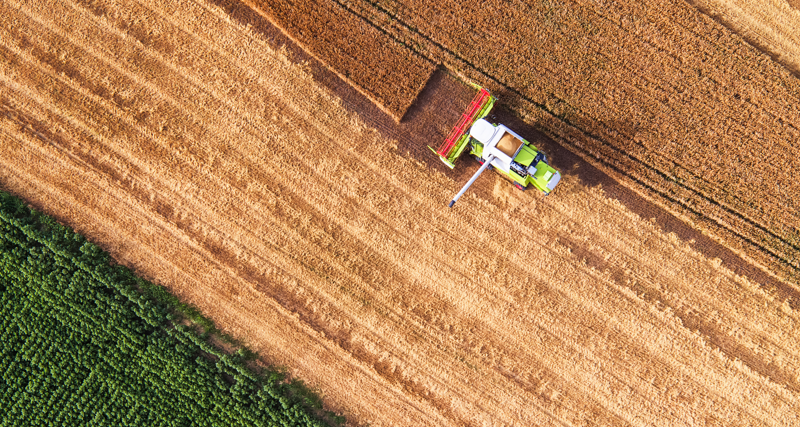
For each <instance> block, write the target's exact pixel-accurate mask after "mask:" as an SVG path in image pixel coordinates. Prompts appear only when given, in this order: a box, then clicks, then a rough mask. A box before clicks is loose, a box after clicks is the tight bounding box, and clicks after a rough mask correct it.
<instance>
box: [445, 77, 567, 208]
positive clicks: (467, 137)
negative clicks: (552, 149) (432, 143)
mask: <svg viewBox="0 0 800 427" xmlns="http://www.w3.org/2000/svg"><path fill="white" fill-rule="evenodd" d="M476 88H477V89H479V92H478V94H477V95H476V96H475V98H474V99H473V100H472V102H471V103H470V104H469V107H467V111H465V112H464V114H462V115H461V119H459V121H458V123H457V124H456V126H455V127H454V128H453V130H452V131H451V132H450V135H449V136H448V137H447V139H445V141H444V143H443V144H442V145H440V146H439V148H438V149H437V150H434V149H433V148H431V150H433V151H434V152H435V153H436V154H437V155H438V156H439V158H440V159H441V160H442V162H444V164H446V165H447V166H448V167H449V168H450V169H452V168H454V167H455V162H456V160H458V158H459V157H460V156H461V154H463V153H464V152H465V151H466V149H467V148H469V153H470V154H472V155H473V156H475V158H476V159H477V160H478V162H479V163H481V167H480V169H478V171H477V172H475V174H474V175H473V176H472V178H471V179H470V180H469V181H468V182H467V183H466V184H464V187H463V188H461V191H459V192H458V194H456V195H455V197H453V200H451V201H450V204H449V207H451V208H452V207H453V205H454V204H455V203H456V201H457V200H458V199H459V198H460V197H461V196H462V195H464V193H465V192H466V191H467V189H468V188H469V187H470V186H471V185H472V184H473V183H474V182H475V180H477V179H478V177H479V176H480V175H481V174H482V173H483V171H485V170H486V169H489V168H492V169H495V170H496V171H498V172H500V173H501V174H502V175H505V176H507V177H508V178H510V179H511V181H512V182H513V183H514V186H516V187H517V188H519V189H520V190H523V191H524V190H526V189H527V188H528V186H529V185H532V186H533V187H535V188H537V189H539V190H541V191H543V192H544V194H545V195H548V194H550V192H551V191H553V189H554V188H555V187H556V185H557V184H558V182H559V181H560V180H561V174H560V173H559V172H558V171H557V170H555V169H554V168H553V167H551V166H550V164H549V163H548V162H547V156H545V154H544V153H543V152H542V151H540V150H538V149H537V148H536V147H535V146H533V144H531V143H530V142H528V141H526V140H525V139H524V138H522V137H521V136H519V135H517V134H516V133H514V132H513V131H511V129H509V128H507V127H505V126H504V125H501V124H492V123H489V122H488V121H487V120H485V119H484V117H486V116H487V115H488V114H489V112H490V111H491V110H492V107H493V106H494V103H495V101H497V98H495V97H494V96H492V95H491V94H490V93H489V91H488V90H486V89H484V88H482V87H480V86H476Z"/></svg>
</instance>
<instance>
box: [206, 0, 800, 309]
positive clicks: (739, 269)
mask: <svg viewBox="0 0 800 427" xmlns="http://www.w3.org/2000/svg"><path fill="white" fill-rule="evenodd" d="M211 1H212V3H214V4H216V5H217V6H219V7H221V8H222V9H224V10H225V11H226V12H227V13H228V15H229V16H230V17H231V18H232V19H234V20H235V21H238V22H240V23H242V24H244V25H249V26H250V28H251V30H252V31H254V32H256V33H260V34H262V35H263V36H265V38H266V39H267V40H268V41H269V42H270V44H271V45H272V46H273V47H274V48H276V49H279V48H284V49H286V52H287V54H288V56H289V59H290V60H292V61H293V62H295V63H302V64H305V66H306V67H307V69H309V70H310V72H311V73H312V75H313V77H314V79H315V81H317V82H318V83H320V84H321V85H323V86H324V87H326V88H327V89H328V90H330V91H331V92H332V93H333V94H335V95H336V96H337V97H339V98H340V99H341V100H342V103H343V105H344V107H345V108H346V109H347V110H349V111H351V112H354V113H356V114H358V116H359V117H360V118H361V119H362V120H363V122H364V123H365V124H366V125H368V126H371V127H373V128H374V129H376V130H378V131H379V132H380V133H381V135H382V136H384V137H385V138H388V139H392V140H395V141H396V143H397V151H398V153H399V154H400V155H404V156H407V157H409V158H413V159H415V160H416V161H418V162H420V163H422V164H424V165H425V166H426V167H428V168H430V170H431V171H432V172H439V173H442V174H444V175H446V176H449V177H451V178H452V179H453V180H454V181H455V182H456V183H457V184H459V185H460V184H463V183H466V182H467V180H469V178H470V177H471V176H472V175H473V174H474V173H475V171H476V170H477V169H478V168H479V165H478V163H477V162H475V161H472V160H471V159H469V158H467V156H464V158H462V159H460V160H459V162H458V163H457V166H456V168H455V169H453V170H451V169H449V168H448V167H447V166H445V165H444V164H443V163H442V162H441V161H439V158H438V157H437V156H436V154H434V153H433V152H432V151H431V150H430V149H429V148H428V146H430V147H433V148H437V147H438V145H439V144H441V143H442V142H443V141H444V140H445V138H446V137H447V135H448V134H449V132H450V130H451V129H452V127H453V125H454V124H455V123H456V122H457V121H458V119H459V118H460V117H461V114H462V113H463V112H464V110H465V109H466V107H467V106H468V105H469V102H470V100H471V99H472V98H473V97H474V96H475V93H476V91H475V89H473V88H472V87H470V86H469V85H467V84H465V83H464V82H462V81H461V80H459V79H458V78H457V77H455V76H453V75H451V74H450V73H448V72H447V71H446V70H444V69H443V68H441V67H440V68H439V69H437V70H436V71H435V72H434V73H433V74H432V75H431V77H430V79H429V81H428V82H427V84H426V86H425V87H424V88H423V89H422V91H421V92H420V93H419V95H418V97H417V99H416V100H415V102H414V103H413V104H412V105H411V107H409V109H408V111H407V112H406V114H405V116H404V117H403V119H402V121H401V122H400V123H397V122H396V121H395V120H394V119H393V118H392V117H391V116H389V115H388V114H386V113H385V112H383V111H382V110H380V109H379V108H378V107H377V106H376V105H375V104H374V103H372V102H371V101H370V100H369V99H368V98H367V97H366V96H364V95H363V94H361V93H360V92H358V91H357V90H356V89H355V88H353V87H352V86H351V85H350V84H348V83H347V82H345V81H344V80H343V79H341V78H340V77H339V76H338V75H337V74H336V73H335V72H333V71H331V70H330V69H329V68H328V67H327V66H326V65H325V64H323V63H321V62H320V61H318V60H317V59H316V58H314V57H313V56H311V55H309V54H308V53H307V52H306V51H304V50H303V49H302V48H301V47H300V46H298V45H297V44H296V43H295V42H294V41H292V40H291V39H290V38H289V37H287V36H286V35H285V34H283V33H282V32H281V30H280V29H279V28H277V27H275V26H274V25H273V24H272V23H271V22H270V21H269V20H267V19H266V18H264V17H263V16H261V15H260V14H258V13H257V12H255V11H253V10H252V9H250V8H249V7H247V6H246V5H244V4H242V3H240V2H238V1H235V0H211ZM495 95H498V98H499V102H498V106H496V107H495V108H494V110H493V112H492V114H491V115H490V117H489V118H490V120H491V121H493V122H495V123H503V124H505V125H506V126H508V127H509V128H510V129H512V130H514V131H515V132H517V133H519V134H520V135H521V136H522V137H524V138H526V139H528V140H529V141H531V142H532V143H533V144H534V145H536V146H537V147H539V148H541V149H542V150H543V151H544V152H545V153H547V155H548V158H549V160H550V163H552V165H553V166H554V167H555V168H556V169H559V170H560V171H561V172H562V173H563V174H565V175H566V174H570V175H573V176H576V177H577V178H578V179H579V180H580V182H581V183H582V184H583V185H586V186H588V187H596V186H600V187H601V188H602V189H603V191H604V192H605V195H606V197H609V198H612V199H616V200H618V201H619V202H620V203H621V204H623V205H624V206H625V207H626V208H627V209H629V210H630V211H632V212H634V213H636V214H637V215H639V216H640V217H642V218H647V219H653V220H654V221H655V223H656V224H657V225H658V226H659V227H660V229H661V230H662V231H664V232H671V233H675V235H677V236H678V237H679V238H680V239H682V240H683V241H685V242H688V243H689V244H690V245H691V246H692V247H693V248H694V249H696V250H698V251H699V252H700V253H702V254H703V255H704V256H706V257H708V258H710V259H713V258H719V259H720V260H722V263H723V264H724V265H725V266H726V267H727V268H729V269H731V270H732V271H733V272H734V273H736V274H738V275H741V276H747V277H749V278H750V279H752V280H754V281H756V282H758V283H761V284H763V285H765V286H767V287H768V288H770V289H772V290H775V291H776V292H777V293H778V294H779V295H781V296H783V297H785V298H790V299H791V300H792V301H800V295H799V294H798V292H797V291H796V290H794V289H793V288H790V287H789V286H788V285H786V284H784V283H783V282H781V281H779V280H776V279H774V278H773V277H771V276H769V275H768V274H766V273H765V272H763V271H762V270H760V269H759V268H757V267H756V266H754V265H753V264H750V263H749V262H747V261H745V260H744V259H743V258H741V257H740V256H739V255H737V254H736V253H734V252H733V251H731V250H730V249H728V248H726V247H724V246H723V245H721V244H719V243H717V242H716V241H714V240H712V239H711V238H709V237H707V236H705V235H703V234H702V233H700V232H699V231H698V230H696V229H694V228H692V227H691V226H689V225H688V224H686V223H685V222H683V221H681V220H680V219H678V218H677V217H676V216H674V215H673V214H671V213H669V212H668V211H666V210H665V209H664V208H662V207H660V206H657V205H655V204H654V203H652V202H650V201H649V200H647V199H646V198H645V197H643V196H640V195H639V194H638V193H636V192H634V191H633V190H631V189H630V188H628V187H626V186H624V185H622V184H620V183H619V182H618V181H617V180H615V179H614V178H612V177H611V176H609V175H608V174H606V173H604V172H603V171H601V170H599V169H598V168H596V167H595V166H593V165H592V164H590V163H588V162H587V161H586V160H584V159H583V158H582V157H580V156H579V155H577V154H575V153H573V152H572V151H570V150H568V149H566V148H565V147H563V146H562V145H560V144H558V143H557V142H555V141H553V140H552V139H551V138H549V137H548V136H546V135H544V134H543V133H542V132H540V131H539V130H537V128H536V127H534V126H533V125H531V124H528V123H526V122H525V121H523V120H522V119H520V118H519V117H518V116H516V115H515V114H514V113H512V112H510V111H507V110H505V109H503V108H502V100H503V99H504V96H503V95H504V94H503V91H502V89H500V90H498V91H496V92H495ZM509 97H510V98H513V94H509ZM625 172H626V171H620V173H622V174H625ZM484 175H486V176H483V177H481V179H479V180H478V181H477V182H476V183H475V185H473V186H472V187H471V188H470V190H469V191H470V192H471V193H473V194H475V195H476V196H477V197H479V198H481V199H484V200H489V201H491V200H494V195H493V194H492V189H493V188H494V185H495V182H496V180H498V179H503V178H501V177H500V176H499V175H497V174H484ZM508 185H510V184H508ZM526 197H527V195H526ZM530 197H534V196H533V195H531V196H530ZM549 197H558V189H556V191H554V192H553V194H552V195H551V196H549ZM446 206H447V200H443V201H442V208H443V209H447V207H446Z"/></svg>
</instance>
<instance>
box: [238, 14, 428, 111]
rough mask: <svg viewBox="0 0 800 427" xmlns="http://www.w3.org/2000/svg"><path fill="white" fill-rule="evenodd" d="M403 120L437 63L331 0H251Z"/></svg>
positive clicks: (334, 68)
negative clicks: (299, 0) (296, 0)
mask: <svg viewBox="0 0 800 427" xmlns="http://www.w3.org/2000/svg"><path fill="white" fill-rule="evenodd" d="M245 3H246V4H249V5H251V6H253V7H254V8H255V9H256V10H258V11H261V12H263V13H264V14H265V15H266V16H268V17H269V19H271V20H272V21H273V22H275V24H276V25H278V26H279V27H281V28H282V29H284V31H286V33H287V34H288V35H289V36H290V37H291V38H293V39H294V40H295V41H297V42H298V43H299V44H300V45H302V46H304V47H305V48H306V49H307V50H308V51H309V52H310V53H311V54H312V55H314V56H315V57H317V58H319V59H320V60H321V61H323V62H324V63H326V64H328V65H329V66H330V67H331V68H332V69H333V70H334V71H335V72H336V73H338V74H339V75H340V76H341V77H343V78H344V79H345V80H347V81H349V82H352V84H354V85H355V87H356V88H358V89H359V90H361V91H362V92H363V93H364V94H365V95H366V96H367V97H369V98H371V99H372V100H374V102H376V103H377V104H378V106H380V107H381V108H382V109H383V110H384V111H385V112H386V113H387V114H389V115H391V116H392V117H394V118H395V120H397V121H399V120H400V119H401V118H402V117H403V115H404V114H405V113H406V110H408V108H409V107H410V106H411V104H412V103H413V102H414V100H415V99H416V98H417V95H418V94H419V92H420V91H421V90H422V88H423V87H424V86H425V83H426V82H427V81H428V79H429V78H430V76H431V73H432V72H433V70H434V68H435V65H434V64H433V63H432V62H430V61H428V60H426V59H424V58H423V57H421V56H420V55H419V54H417V53H415V52H414V51H412V50H411V49H409V48H408V47H406V46H404V45H402V44H400V43H398V42H397V41H396V40H394V39H392V38H391V37H389V36H387V35H386V34H385V33H383V32H382V31H380V30H379V29H377V28H375V27H374V26H372V25H370V24H369V23H368V22H366V21H364V20H363V19H360V18H359V17H358V16H356V15H353V14H352V13H351V12H350V11H348V10H347V9H346V8H344V7H342V5H340V4H338V3H336V2H335V1H330V0H310V1H301V2H291V1H271V0H270V1H262V0H245Z"/></svg>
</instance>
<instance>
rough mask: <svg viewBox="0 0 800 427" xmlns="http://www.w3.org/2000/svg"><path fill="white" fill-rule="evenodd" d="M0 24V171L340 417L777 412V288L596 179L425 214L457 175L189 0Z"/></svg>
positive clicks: (17, 4) (485, 194)
mask: <svg viewBox="0 0 800 427" xmlns="http://www.w3.org/2000/svg"><path fill="white" fill-rule="evenodd" d="M0 21H2V25H0V112H2V113H1V114H0V186H2V187H3V188H4V189H6V190H9V191H11V192H12V193H14V194H17V195H19V196H21V197H23V198H24V199H25V200H27V201H29V202H30V203H31V204H32V205H34V206H36V207H37V208H39V209H41V210H43V211H45V212H46V213H48V214H51V215H53V216H55V217H57V218H58V219H59V220H60V221H63V222H64V223H66V224H68V225H70V226H72V227H74V228H75V229H76V231H78V232H80V233H82V234H84V235H85V236H87V237H88V238H89V239H90V240H92V241H94V242H97V243H98V244H99V245H101V246H102V247H103V248H104V249H106V250H107V251H109V252H110V253H111V254H112V255H113V256H114V258H115V259H116V260H117V261H118V262H120V263H123V264H125V265H128V266H130V267H132V268H133V269H135V270H136V271H137V272H138V273H139V274H141V275H143V276H145V277H147V278H150V279H151V280H153V281H155V282H157V283H159V284H162V285H164V286H166V287H167V288H168V289H169V290H170V291H172V292H173V293H175V294H176V295H178V296H179V297H180V298H181V300H183V301H186V302H189V303H191V304H194V305H196V306H198V307H199V308H200V309H201V311H202V312H203V313H205V314H206V315H208V316H209V317H210V318H212V319H213V320H214V321H215V322H216V323H217V325H218V326H219V327H220V329H222V330H223V331H225V332H227V333H230V334H231V335H233V336H235V337H237V338H240V339H242V340H243V341H244V342H245V343H246V344H247V345H248V346H250V347H251V348H252V349H253V350H255V351H257V352H258V353H259V354H260V355H261V356H262V359H263V361H264V362H265V363H269V364H273V365H283V366H286V367H287V369H288V370H289V372H290V373H291V374H292V375H293V376H294V377H296V378H299V379H302V380H303V381H305V382H306V383H307V384H308V385H310V386H311V387H313V388H316V389H318V390H319V391H320V392H321V394H322V395H323V398H324V399H325V402H326V405H327V406H328V407H329V408H330V409H333V410H336V411H339V412H342V413H344V414H345V415H346V416H347V417H348V420H349V422H350V423H351V424H353V425H362V424H370V425H397V426H410V425H419V426H430V425H541V426H548V425H563V426H578V425H608V426H611V425H614V426H616V425H630V426H677V425H687V426H688V425H708V426H711V425H717V426H736V425H764V426H790V425H798V424H800V415H798V414H800V375H798V372H800V334H798V326H799V325H800V312H798V308H797V306H796V305H795V304H796V301H793V300H791V299H790V298H789V297H787V296H786V294H784V293H781V292H778V291H776V290H775V289H773V288H772V287H770V286H767V285H766V284H765V283H761V282H759V281H757V280H755V279H753V278H748V277H745V276H741V275H737V274H735V273H733V272H732V270H731V269H730V268H729V267H728V266H726V265H725V264H724V263H722V262H721V261H720V260H719V259H717V258H709V257H708V256H706V255H704V254H703V253H702V252H701V251H699V250H697V249H696V248H695V247H694V246H693V245H692V242H689V241H685V240H683V239H681V238H679V237H678V236H676V235H675V234H674V233H669V232H666V231H665V230H663V229H662V228H661V227H660V226H659V225H658V224H656V223H655V222H654V221H652V220H651V219H650V218H648V217H645V216H642V215H639V214H637V213H635V212H632V211H631V210H630V209H629V208H628V207H626V206H625V205H624V204H622V203H620V201H619V200H616V199H615V198H612V197H609V196H607V194H606V191H605V189H604V188H603V186H602V185H587V184H586V183H584V182H582V181H581V180H580V179H579V178H578V177H577V176H576V174H575V173H571V172H570V171H569V170H567V169H566V167H565V176H564V179H563V181H562V183H561V184H560V186H559V188H558V189H557V191H556V192H554V193H553V194H552V195H551V196H549V197H547V198H542V197H541V196H539V195H536V194H533V193H532V192H525V193H523V192H519V191H517V190H516V189H514V188H513V187H512V186H511V185H509V184H508V183H507V182H506V181H504V180H502V179H501V178H500V177H499V176H497V175H493V174H491V173H487V174H485V175H484V176H482V177H481V179H480V180H479V181H478V183H477V184H476V185H475V187H474V190H471V192H470V193H468V194H467V196H465V197H464V198H463V199H462V200H461V201H460V202H459V204H458V205H457V208H456V209H452V210H449V209H447V207H446V202H447V201H448V200H450V197H451V196H452V195H453V194H454V193H455V192H456V191H457V190H458V189H459V187H460V185H461V184H462V183H463V181H460V180H457V179H455V178H454V177H453V175H452V174H448V173H444V172H442V170H443V169H442V168H432V167H430V165H429V164H427V163H426V162H425V161H423V160H420V158H418V156H415V155H410V154H409V153H408V152H407V151H406V150H403V149H402V148H399V147H403V146H405V145H406V141H403V140H400V139H394V138H388V137H386V136H385V135H384V134H383V133H382V132H381V131H380V130H378V129H375V128H374V127H372V126H370V125H369V124H368V123H366V122H365V121H364V120H362V118H361V117H360V116H359V115H358V113H357V112H354V111H351V110H349V109H348V108H347V106H346V105H344V104H343V103H342V101H341V100H340V99H339V98H338V97H337V96H336V95H335V94H334V93H332V92H331V91H330V90H328V89H327V88H326V87H324V86H323V85H321V84H320V83H319V82H318V81H317V80H315V78H314V76H313V74H312V73H311V72H310V70H309V66H308V65H305V64H302V63H296V62H293V61H292V60H290V59H289V58H288V57H287V54H286V51H285V50H282V49H280V48H276V47H275V46H273V45H272V44H270V42H269V40H267V39H265V38H264V37H263V36H262V35H260V34H258V33H257V32H254V31H253V30H252V29H251V28H250V27H248V26H245V25H242V24H240V23H238V22H236V21H234V20H232V19H231V18H230V17H229V16H228V15H227V14H226V13H225V12H224V11H223V10H221V9H220V8H218V7H217V6H215V5H212V4H209V3H206V2H204V1H199V0H197V1H196V0H176V1H174V2H159V1H151V0H140V1H135V0H119V1H112V0H98V1H91V0H85V1H82V0H75V1H64V2H54V3H52V4H47V5H44V4H41V3H39V2H32V1H20V0H9V1H7V2H3V3H2V4H0ZM447 130H448V129H441V130H440V132H441V133H442V134H443V133H445V132H446V131H447ZM422 151H423V152H424V150H422ZM461 167H464V168H468V169H469V170H474V169H476V168H477V164H473V163H470V162H469V161H465V162H464V163H463V164H462V165H461Z"/></svg>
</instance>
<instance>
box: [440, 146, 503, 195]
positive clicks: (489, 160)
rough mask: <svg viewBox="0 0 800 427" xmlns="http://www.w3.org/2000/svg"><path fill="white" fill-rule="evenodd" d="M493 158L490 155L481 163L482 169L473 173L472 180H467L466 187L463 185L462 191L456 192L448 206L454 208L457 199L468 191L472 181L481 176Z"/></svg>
mask: <svg viewBox="0 0 800 427" xmlns="http://www.w3.org/2000/svg"><path fill="white" fill-rule="evenodd" d="M492 160H494V156H491V155H490V156H489V157H488V158H486V161H485V162H484V163H483V164H482V165H481V167H480V169H478V171H477V172H475V175H472V178H470V180H469V181H467V183H466V184H464V187H462V188H461V191H459V192H458V194H456V196H455V197H453V200H451V201H450V204H449V205H448V206H447V207H450V208H452V207H453V205H455V204H456V200H458V199H459V198H460V197H461V196H463V195H464V193H466V192H467V189H468V188H469V186H470V185H472V183H473V182H475V180H476V179H478V177H479V176H481V174H482V173H483V171H485V170H486V168H488V167H489V165H490V164H491V163H492Z"/></svg>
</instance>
